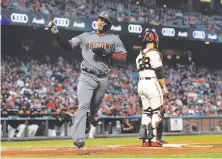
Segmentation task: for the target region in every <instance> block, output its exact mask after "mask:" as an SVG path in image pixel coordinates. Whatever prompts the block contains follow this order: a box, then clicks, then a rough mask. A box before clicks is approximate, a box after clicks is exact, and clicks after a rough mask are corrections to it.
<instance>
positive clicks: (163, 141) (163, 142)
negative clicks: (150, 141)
mask: <svg viewBox="0 0 222 159" xmlns="http://www.w3.org/2000/svg"><path fill="white" fill-rule="evenodd" d="M157 142H159V143H161V144H168V142H167V141H165V140H158V139H157Z"/></svg>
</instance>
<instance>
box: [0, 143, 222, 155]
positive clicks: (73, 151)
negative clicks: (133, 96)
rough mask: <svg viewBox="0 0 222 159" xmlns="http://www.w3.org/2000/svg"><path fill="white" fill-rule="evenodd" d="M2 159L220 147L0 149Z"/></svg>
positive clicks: (221, 147)
mask: <svg viewBox="0 0 222 159" xmlns="http://www.w3.org/2000/svg"><path fill="white" fill-rule="evenodd" d="M1 151H2V158H23V157H25V158H29V157H30V158H31V157H32V158H47V157H48V158H51V157H53V158H64V157H75V158H81V157H84V156H88V157H90V156H92V157H100V158H101V156H102V157H103V158H104V157H106V156H107V157H112V156H113V157H115V156H119V157H121V156H122V157H124V156H125V155H127V156H129V155H130V156H131V155H132V156H133V157H136V156H137V154H140V155H165V154H166V155H167V154H184V153H201V152H208V153H211V152H221V151H222V145H217V146H215V147H213V148H186V147H185V148H148V147H141V146H140V145H131V146H105V147H85V148H83V149H80V150H79V149H77V148H75V147H44V148H33V147H26V148H2V149H1Z"/></svg>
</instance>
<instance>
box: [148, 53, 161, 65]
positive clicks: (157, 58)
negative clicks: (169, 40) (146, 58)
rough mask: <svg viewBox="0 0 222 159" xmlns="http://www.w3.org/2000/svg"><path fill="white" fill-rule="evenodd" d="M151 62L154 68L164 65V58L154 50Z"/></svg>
mask: <svg viewBox="0 0 222 159" xmlns="http://www.w3.org/2000/svg"><path fill="white" fill-rule="evenodd" d="M150 64H151V67H152V68H153V69H156V68H158V67H162V66H163V63H162V58H161V56H160V54H159V53H158V52H157V51H152V55H151V60H150Z"/></svg>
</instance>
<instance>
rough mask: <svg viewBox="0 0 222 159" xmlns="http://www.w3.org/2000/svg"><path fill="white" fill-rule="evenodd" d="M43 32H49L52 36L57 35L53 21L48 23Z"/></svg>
mask: <svg viewBox="0 0 222 159" xmlns="http://www.w3.org/2000/svg"><path fill="white" fill-rule="evenodd" d="M45 30H51V32H52V33H53V34H57V33H58V32H59V30H58V28H57V26H56V24H55V23H54V22H53V21H50V22H49V23H48V25H47V27H46V28H45Z"/></svg>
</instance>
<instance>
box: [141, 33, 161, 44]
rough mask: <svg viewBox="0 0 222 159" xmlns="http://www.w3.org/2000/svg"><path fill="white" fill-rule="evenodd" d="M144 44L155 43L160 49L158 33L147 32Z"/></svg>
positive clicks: (144, 35) (144, 36)
mask: <svg viewBox="0 0 222 159" xmlns="http://www.w3.org/2000/svg"><path fill="white" fill-rule="evenodd" d="M143 43H144V44H147V43H154V44H155V47H158V44H159V36H158V34H157V33H155V32H153V31H152V30H146V31H145V32H144V33H143Z"/></svg>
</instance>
